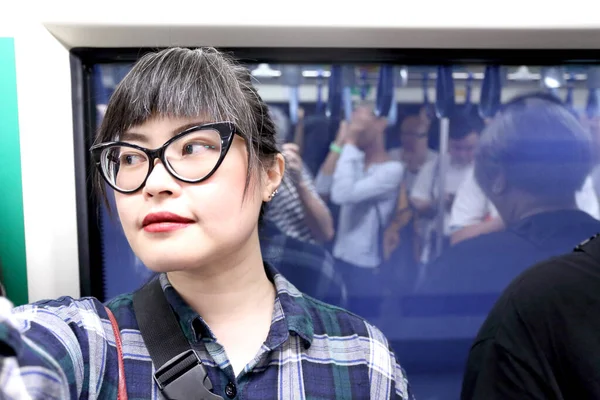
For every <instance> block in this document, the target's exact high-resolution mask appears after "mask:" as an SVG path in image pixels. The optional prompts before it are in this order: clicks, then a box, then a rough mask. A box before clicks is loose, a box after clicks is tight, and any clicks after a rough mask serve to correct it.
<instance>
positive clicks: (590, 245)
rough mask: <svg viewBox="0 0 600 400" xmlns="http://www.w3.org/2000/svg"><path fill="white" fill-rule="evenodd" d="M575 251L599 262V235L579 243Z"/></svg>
mask: <svg viewBox="0 0 600 400" xmlns="http://www.w3.org/2000/svg"><path fill="white" fill-rule="evenodd" d="M575 251H576V252H583V253H586V254H587V255H589V256H590V257H592V258H594V259H596V260H599V261H600V233H598V234H596V235H594V236H592V237H591V238H589V239H587V240H584V241H583V242H581V243H580V244H579V245H578V246H577V247H575Z"/></svg>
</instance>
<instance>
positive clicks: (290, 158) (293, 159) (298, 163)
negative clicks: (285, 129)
mask: <svg viewBox="0 0 600 400" xmlns="http://www.w3.org/2000/svg"><path fill="white" fill-rule="evenodd" d="M282 153H283V157H284V158H285V165H286V167H287V169H288V171H289V174H290V178H292V181H294V183H296V184H297V183H300V182H301V181H302V157H301V156H300V148H299V147H298V145H296V144H295V143H286V144H284V145H283V146H282Z"/></svg>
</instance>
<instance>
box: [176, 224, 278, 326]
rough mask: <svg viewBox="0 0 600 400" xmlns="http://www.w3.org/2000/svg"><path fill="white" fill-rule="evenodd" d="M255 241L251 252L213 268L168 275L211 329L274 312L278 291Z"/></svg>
mask: <svg viewBox="0 0 600 400" xmlns="http://www.w3.org/2000/svg"><path fill="white" fill-rule="evenodd" d="M256 236H257V235H256ZM254 241H255V242H256V243H255V244H254V243H252V244H249V246H247V247H249V249H248V250H246V251H243V250H242V251H240V252H239V253H238V254H236V255H231V256H229V257H227V259H224V260H220V261H217V262H213V263H211V265H210V267H205V268H201V269H195V270H189V271H175V272H169V273H168V274H167V275H168V277H169V281H170V282H171V285H173V287H174V288H175V290H177V292H178V293H179V295H180V296H181V297H182V298H183V299H184V300H185V301H186V302H187V303H188V304H189V305H190V307H192V309H194V310H195V311H196V312H197V313H198V314H199V315H201V316H202V318H203V319H204V321H205V322H206V323H207V324H208V325H209V326H211V327H212V326H218V325H222V324H228V323H229V322H230V321H231V320H235V319H238V318H240V317H244V316H246V315H248V314H252V313H255V312H257V311H258V310H259V309H260V310H265V308H270V309H271V310H272V308H273V306H274V302H275V287H274V285H273V283H272V282H271V281H270V280H269V278H268V276H267V274H266V271H265V269H264V264H263V260H262V255H261V252H260V246H259V243H258V236H257V237H256V239H254V240H252V242H254Z"/></svg>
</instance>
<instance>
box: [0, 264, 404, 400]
mask: <svg viewBox="0 0 600 400" xmlns="http://www.w3.org/2000/svg"><path fill="white" fill-rule="evenodd" d="M267 271H268V272H269V275H270V277H271V279H272V280H273V281H274V282H275V286H276V289H277V297H276V301H275V307H274V312H273V318H272V323H271V329H270V332H269V335H268V338H267V340H266V341H265V343H264V344H263V346H262V347H261V349H260V350H259V352H258V354H257V355H256V357H255V358H254V359H253V360H252V361H251V362H250V363H249V364H248V365H247V366H246V368H245V369H244V371H243V372H242V373H241V374H239V375H238V377H237V378H236V377H235V376H234V373H233V369H232V367H231V365H230V363H229V361H228V360H227V357H226V355H225V351H224V349H223V347H222V346H221V345H220V344H219V343H218V342H217V340H216V338H215V337H214V335H213V334H212V332H211V331H210V328H209V327H208V326H207V325H206V324H205V323H204V322H203V321H202V319H201V318H200V317H199V316H198V314H196V313H195V312H194V311H193V310H192V309H191V308H190V307H189V306H188V305H187V304H186V303H185V302H184V301H183V299H182V298H181V297H180V296H179V295H178V293H177V292H176V291H175V290H174V289H173V288H172V287H171V285H170V284H169V281H168V279H167V277H166V275H164V274H163V275H160V277H159V278H158V279H160V280H161V284H162V286H163V290H164V293H165V296H166V297H167V299H168V301H169V303H170V304H171V306H172V307H173V309H174V311H175V312H176V314H177V315H178V317H179V321H180V325H181V329H182V330H183V332H184V334H185V335H186V337H187V338H188V340H189V342H190V344H191V346H192V347H193V348H194V349H196V350H197V352H198V354H199V356H200V358H201V359H202V362H203V363H204V364H205V365H206V367H207V370H208V374H209V377H210V380H211V381H212V383H213V388H214V391H215V393H217V394H219V395H220V396H223V398H225V399H227V398H228V397H227V396H226V395H225V387H226V386H227V385H228V384H229V383H230V382H231V383H234V384H235V385H236V388H237V395H236V397H235V398H239V399H249V400H253V399H257V400H258V399H260V400H265V399H286V400H289V399H294V400H301V399H313V400H318V399H369V398H370V399H412V395H411V394H410V389H409V384H408V381H407V378H406V375H405V373H404V371H403V370H402V368H401V367H400V365H399V364H398V362H397V361H396V358H395V356H394V354H393V352H392V350H391V348H390V346H389V344H388V342H387V340H386V338H385V337H384V336H383V334H382V333H381V332H380V331H379V330H378V329H377V328H375V327H374V326H372V325H370V324H369V323H367V322H365V321H364V320H363V319H361V318H359V317H357V316H355V315H353V314H351V313H349V312H347V311H345V310H343V309H340V308H337V307H334V306H330V305H327V304H325V303H322V302H320V301H318V300H315V299H313V298H311V297H309V296H306V295H303V294H301V293H300V292H299V291H298V290H297V289H296V288H295V287H294V286H293V285H292V284H290V283H289V282H288V281H287V280H286V279H285V278H284V277H283V276H282V275H281V274H279V273H277V272H276V271H275V270H274V269H272V268H271V267H268V268H267ZM108 307H109V308H110V309H111V310H112V311H113V313H114V314H115V317H116V319H117V321H118V323H119V328H120V331H121V338H122V344H123V356H124V365H125V376H126V380H127V392H128V396H129V399H132V400H135V399H160V398H161V396H160V395H159V391H158V388H157V386H156V385H155V383H154V381H153V379H152V375H153V372H154V369H153V365H152V361H151V360H150V357H149V355H148V350H147V349H146V346H145V345H144V342H143V339H142V336H141V335H140V332H139V330H138V325H137V321H136V319H135V315H134V312H133V303H132V295H131V294H127V295H122V296H119V297H117V298H115V299H114V300H112V301H111V302H110V303H109V304H108ZM0 354H2V356H0V398H2V399H11V400H12V399H61V400H62V399H116V398H117V395H116V393H117V383H118V368H117V352H116V348H115V338H114V334H113V331H112V327H111V324H110V322H109V320H108V317H107V315H106V312H105V310H104V305H103V304H102V303H100V302H99V301H98V300H96V299H92V298H83V299H80V300H73V299H72V298H67V297H63V298H59V299H57V300H51V301H44V302H38V303H35V304H31V305H26V306H22V307H18V308H15V309H12V308H11V306H10V303H9V302H8V301H7V300H6V299H3V298H2V299H0Z"/></svg>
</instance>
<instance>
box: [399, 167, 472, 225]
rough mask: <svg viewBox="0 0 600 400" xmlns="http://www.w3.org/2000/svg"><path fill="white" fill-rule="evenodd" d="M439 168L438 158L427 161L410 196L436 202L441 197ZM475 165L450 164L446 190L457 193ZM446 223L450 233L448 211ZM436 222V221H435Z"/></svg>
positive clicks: (445, 217)
mask: <svg viewBox="0 0 600 400" xmlns="http://www.w3.org/2000/svg"><path fill="white" fill-rule="evenodd" d="M438 168H439V162H438V161H437V160H433V161H430V162H427V163H426V164H425V165H424V166H423V168H421V170H420V171H419V174H418V175H417V179H416V181H415V183H414V185H413V187H412V190H411V192H410V197H411V198H413V199H418V200H422V201H429V202H434V201H437V199H439V187H438V184H437V182H438V180H437V179H436V177H437V176H438ZM472 171H473V165H467V166H459V165H454V164H452V163H449V164H448V167H447V168H446V187H445V192H446V193H447V194H453V195H456V193H457V191H458V188H459V187H460V185H461V184H462V183H463V181H464V180H465V179H466V178H467V177H468V176H469V175H470V174H472ZM444 219H445V223H444V233H445V234H446V235H449V234H450V225H449V224H450V213H449V212H446V213H445V216H444ZM433 223H435V222H433Z"/></svg>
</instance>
